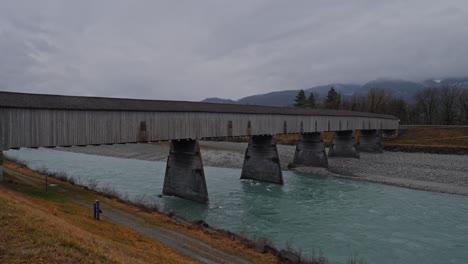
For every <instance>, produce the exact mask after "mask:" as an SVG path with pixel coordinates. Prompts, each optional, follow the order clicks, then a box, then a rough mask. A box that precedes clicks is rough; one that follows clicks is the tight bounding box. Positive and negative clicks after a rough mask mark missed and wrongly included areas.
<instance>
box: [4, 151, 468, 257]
mask: <svg viewBox="0 0 468 264" xmlns="http://www.w3.org/2000/svg"><path fill="white" fill-rule="evenodd" d="M7 155H10V156H14V157H16V158H19V159H22V160H26V161H28V163H29V165H30V166H31V167H32V168H39V167H41V166H44V165H45V166H47V167H48V168H49V169H50V170H55V171H65V172H67V173H68V174H69V175H70V176H73V177H75V178H77V179H78V180H80V181H81V182H83V183H86V182H88V181H89V180H90V179H95V180H97V181H98V182H99V184H100V185H105V184H111V185H112V186H114V187H115V188H116V189H117V190H119V191H121V192H125V193H128V194H129V196H134V195H137V194H147V195H151V196H153V197H154V198H155V199H160V200H161V202H162V203H163V204H164V208H165V210H166V211H170V210H174V211H177V212H179V214H181V215H184V216H185V217H187V218H189V219H192V220H195V219H203V220H205V221H206V222H207V223H209V224H210V225H214V226H217V227H219V228H224V229H228V230H231V231H234V232H246V233H247V234H248V235H249V236H251V237H257V238H258V237H261V236H266V237H268V238H270V239H271V240H272V241H273V242H274V244H275V245H277V246H278V247H284V246H285V245H286V243H288V242H289V243H291V244H292V246H293V247H294V248H296V249H301V250H302V252H303V253H304V254H306V255H308V254H309V255H311V254H313V253H314V252H315V253H317V252H322V253H323V254H324V255H325V256H327V257H328V258H329V259H330V260H332V263H345V262H346V259H347V258H348V257H349V256H354V255H358V256H361V257H364V258H365V259H366V260H367V261H368V262H369V263H468V247H467V245H468V198H467V197H460V196H451V195H447V194H438V193H431V192H422V191H415V190H410V189H404V188H398V187H392V186H386V185H380V184H373V183H366V182H358V181H352V180H344V179H336V178H326V177H311V176H305V175H299V174H295V173H292V172H284V180H285V184H284V185H282V186H281V185H275V184H269V183H258V182H254V181H249V180H242V181H241V180H239V176H240V170H237V169H222V168H210V167H207V168H205V173H206V178H207V185H208V193H209V196H210V203H209V204H208V205H202V204H197V203H194V202H190V201H186V200H182V199H179V198H175V197H162V198H159V197H158V195H160V194H161V191H162V185H163V181H164V170H165V163H163V162H150V161H141V160H126V159H117V158H109V157H101V156H92V155H84V154H76V153H69V152H59V151H54V150H44V149H39V150H29V149H25V150H20V151H7Z"/></svg>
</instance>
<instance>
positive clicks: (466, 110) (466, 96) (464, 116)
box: [458, 88, 468, 125]
mask: <svg viewBox="0 0 468 264" xmlns="http://www.w3.org/2000/svg"><path fill="white" fill-rule="evenodd" d="M458 107H459V109H460V110H459V113H460V123H462V124H465V125H468V88H465V89H463V90H462V91H461V92H460V97H459V98H458Z"/></svg>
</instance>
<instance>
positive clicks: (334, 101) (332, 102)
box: [325, 86, 341, 109]
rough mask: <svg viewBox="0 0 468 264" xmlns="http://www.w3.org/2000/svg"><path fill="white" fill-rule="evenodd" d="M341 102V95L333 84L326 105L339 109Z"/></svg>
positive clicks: (326, 98)
mask: <svg viewBox="0 0 468 264" xmlns="http://www.w3.org/2000/svg"><path fill="white" fill-rule="evenodd" d="M340 104H341V95H340V94H339V93H338V92H337V91H335V88H334V87H333V86H332V87H330V90H329V91H328V94H327V97H325V107H326V108H328V109H339V108H340Z"/></svg>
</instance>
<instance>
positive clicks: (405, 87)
mask: <svg viewBox="0 0 468 264" xmlns="http://www.w3.org/2000/svg"><path fill="white" fill-rule="evenodd" d="M374 87H379V88H385V89H388V90H390V91H391V92H392V95H393V97H395V98H402V99H404V100H406V101H412V100H413V97H414V95H415V94H416V93H417V92H418V91H419V90H422V89H424V87H425V85H424V84H422V83H416V82H409V81H404V80H395V79H377V80H373V81H370V82H368V83H366V84H364V85H363V86H362V88H361V91H360V92H361V93H367V91H368V90H369V89H370V88H374Z"/></svg>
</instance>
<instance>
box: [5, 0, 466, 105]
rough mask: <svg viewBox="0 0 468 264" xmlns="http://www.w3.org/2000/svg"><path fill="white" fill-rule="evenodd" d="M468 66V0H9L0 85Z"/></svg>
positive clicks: (185, 95)
mask: <svg viewBox="0 0 468 264" xmlns="http://www.w3.org/2000/svg"><path fill="white" fill-rule="evenodd" d="M467 70H468V1H467V0H460V1H450V0H446V1H440V0H420V1H408V0H405V1H395V0H391V1H376V0H368V1H350V0H346V1H345V0H343V1H333V0H324V1H313V0H304V1H296V0H295V1H286V0H281V1H279V0H278V1H273V0H265V1H263V0H258V1H257V0H245V1H232V0H229V1H221V0H213V1H205V0H190V1H181V0H180V1H179V0H168V1H130V0H126V1H118V0H92V1H91V0H90V1H83V0H80V1H65V0H57V1H47V0H41V1H36V0H30V1H21V0H11V1H7V0H0V90H7V91H18V92H34V93H56V94H72V95H97V96H113V97H132V98H151V99H170V100H202V99H204V98H206V97H223V98H231V99H238V98H241V97H244V96H247V95H252V94H257V93H267V92H271V91H277V90H289V89H301V88H308V87H312V86H315V85H321V84H327V83H336V82H347V83H348V82H351V83H358V84H361V83H364V82H366V81H369V80H372V79H376V78H379V77H385V78H398V79H407V80H422V79H426V78H439V77H445V76H447V77H449V76H453V77H461V76H465V77H466V76H467V75H468V71H467Z"/></svg>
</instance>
